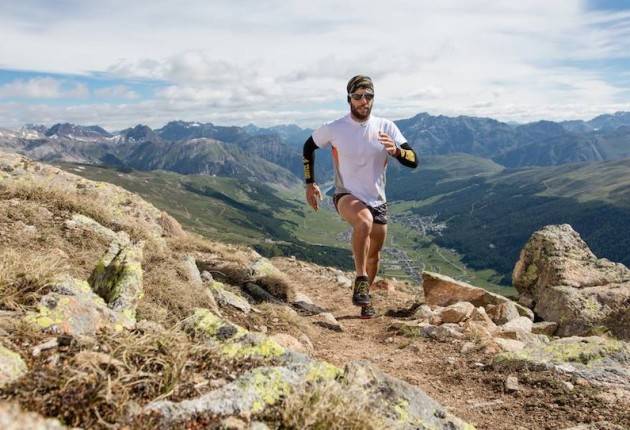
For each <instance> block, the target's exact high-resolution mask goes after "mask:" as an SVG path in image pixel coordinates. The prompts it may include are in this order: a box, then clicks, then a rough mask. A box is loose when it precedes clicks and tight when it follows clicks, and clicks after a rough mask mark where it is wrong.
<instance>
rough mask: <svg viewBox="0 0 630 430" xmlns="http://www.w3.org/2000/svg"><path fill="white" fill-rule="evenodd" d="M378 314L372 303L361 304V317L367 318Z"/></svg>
mask: <svg viewBox="0 0 630 430" xmlns="http://www.w3.org/2000/svg"><path fill="white" fill-rule="evenodd" d="M375 316H376V309H375V308H374V306H372V305H365V306H361V319H364V320H367V319H370V318H374V317H375Z"/></svg>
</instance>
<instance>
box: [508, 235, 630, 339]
mask: <svg viewBox="0 0 630 430" xmlns="http://www.w3.org/2000/svg"><path fill="white" fill-rule="evenodd" d="M512 279H513V283H514V286H515V287H516V289H517V290H518V291H519V293H520V295H521V298H522V299H523V300H522V301H523V302H524V303H525V302H531V303H532V305H533V306H534V310H535V312H536V313H537V314H538V315H540V316H541V317H542V318H543V319H545V320H547V321H554V322H557V323H558V330H557V332H556V334H557V335H560V336H571V335H586V334H589V333H591V332H593V331H598V330H601V328H602V327H603V328H607V329H609V330H610V331H611V332H612V333H613V334H614V335H615V336H617V337H620V338H622V339H630V269H628V268H627V267H625V266H624V265H623V264H620V263H613V262H611V261H608V260H606V259H603V258H597V257H596V256H595V255H594V254H593V253H592V252H591V250H590V249H589V248H588V246H587V245H586V243H585V242H584V241H583V240H582V239H581V238H580V236H579V234H578V233H576V232H575V231H574V230H573V229H572V228H571V226H570V225H568V224H563V225H551V226H546V227H544V228H543V229H541V230H539V231H537V232H535V233H534V234H533V235H532V236H531V237H530V239H529V241H528V242H527V244H526V245H525V247H524V248H523V250H522V251H521V255H520V258H519V260H518V262H517V263H516V265H515V267H514V271H513V274H512Z"/></svg>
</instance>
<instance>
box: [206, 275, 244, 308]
mask: <svg viewBox="0 0 630 430" xmlns="http://www.w3.org/2000/svg"><path fill="white" fill-rule="evenodd" d="M208 289H209V290H210V292H211V294H212V296H213V297H214V298H215V300H216V302H217V303H218V304H219V305H220V306H232V307H233V308H236V309H238V310H240V311H242V312H244V313H246V314H248V313H249V312H251V310H252V306H251V305H250V304H249V302H248V301H247V300H245V299H244V298H243V297H241V296H239V295H237V294H234V293H233V292H231V291H229V290H226V289H225V288H224V287H223V284H222V283H221V282H218V281H213V282H211V283H210V284H209V285H208Z"/></svg>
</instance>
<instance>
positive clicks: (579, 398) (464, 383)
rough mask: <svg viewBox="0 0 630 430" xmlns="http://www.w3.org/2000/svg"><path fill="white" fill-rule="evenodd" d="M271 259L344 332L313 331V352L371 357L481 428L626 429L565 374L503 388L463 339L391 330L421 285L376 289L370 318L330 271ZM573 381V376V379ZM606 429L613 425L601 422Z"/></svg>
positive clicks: (326, 356) (620, 409)
mask: <svg viewBox="0 0 630 430" xmlns="http://www.w3.org/2000/svg"><path fill="white" fill-rule="evenodd" d="M273 261H274V264H275V265H276V266H277V267H278V268H279V269H281V270H282V271H284V272H285V273H287V274H289V276H290V277H291V278H292V279H293V280H294V281H295V282H296V285H300V286H301V289H302V291H303V292H304V293H305V294H307V295H308V296H309V297H310V298H311V299H312V300H313V301H314V303H316V304H318V305H320V306H322V307H324V308H326V309H329V310H330V311H331V312H332V313H333V315H334V316H335V317H336V318H337V320H338V321H339V322H340V323H341V324H342V326H343V328H344V331H343V332H340V333H338V332H333V331H330V330H327V329H325V328H319V327H318V328H316V329H315V331H314V333H315V334H314V335H313V334H311V336H312V338H311V340H312V342H313V344H314V347H315V354H314V355H315V356H316V357H317V358H320V359H323V360H327V361H329V362H331V363H333V364H335V365H337V366H340V367H343V366H344V365H345V363H347V362H348V361H351V360H359V359H364V360H370V361H372V362H374V363H376V364H377V365H378V366H379V367H380V368H381V369H383V370H385V371H386V372H388V373H389V374H391V375H394V376H396V377H399V378H401V379H403V380H405V381H407V382H408V383H410V384H413V385H416V386H418V387H420V388H421V389H423V390H424V391H425V392H426V393H427V394H429V395H430V396H431V397H433V398H434V399H436V400H438V401H439V402H440V403H442V404H443V405H444V406H446V407H447V408H448V409H449V410H450V411H451V412H453V413H454V414H455V415H457V416H459V417H460V418H462V419H464V420H466V421H468V422H469V423H471V424H473V425H475V426H476V428H478V429H501V430H502V429H505V430H508V429H509V430H514V429H550V430H551V429H564V428H570V427H572V426H575V425H578V424H580V423H591V422H601V421H607V422H610V423H615V424H618V425H621V426H622V427H623V428H630V413H628V411H627V410H626V408H624V406H623V405H619V404H618V403H616V402H613V401H610V400H608V401H606V400H605V396H604V395H603V394H602V393H601V392H600V391H599V390H598V389H595V388H593V387H589V386H580V385H575V388H574V389H573V390H571V391H570V390H568V389H567V388H566V386H565V384H564V382H565V381H571V379H570V378H569V377H564V376H559V375H557V374H552V373H549V372H522V371H521V372H518V373H514V375H515V376H517V377H518V380H519V384H520V390H519V391H516V392H513V393H508V392H507V391H506V390H505V388H504V381H505V379H506V378H507V376H508V374H507V373H505V372H504V371H498V370H496V369H494V368H493V366H492V365H491V360H492V357H491V356H488V355H484V354H483V353H481V352H468V353H466V354H462V353H461V347H462V345H463V343H464V342H465V341H462V340H452V341H449V342H438V341H435V340H430V339H426V338H408V337H403V336H400V335H396V334H395V333H393V332H392V331H390V330H389V326H390V324H391V323H392V321H393V319H392V318H391V317H388V316H385V315H384V313H385V311H386V310H388V309H400V308H403V307H408V306H409V305H410V304H411V303H413V302H414V300H417V299H419V298H421V297H420V296H419V294H421V293H420V289H419V287H417V286H416V287H412V286H408V285H405V284H402V283H397V284H395V286H396V290H395V291H389V292H388V291H386V290H377V291H373V297H374V303H375V305H376V307H377V310H378V312H379V314H378V316H377V317H376V318H374V319H371V320H363V319H360V318H359V317H358V315H359V308H357V307H354V306H352V304H351V290H350V288H345V287H341V286H340V285H339V284H337V282H336V275H335V274H334V272H332V271H329V270H326V269H323V268H318V267H317V266H311V265H308V264H305V263H302V262H299V261H295V260H292V259H288V258H275V259H274V260H273ZM573 382H575V381H573ZM602 428H611V427H602Z"/></svg>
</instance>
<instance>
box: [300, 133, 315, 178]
mask: <svg viewBox="0 0 630 430" xmlns="http://www.w3.org/2000/svg"><path fill="white" fill-rule="evenodd" d="M317 148H319V147H318V146H317V145H316V144H315V141H314V140H313V136H309V138H308V139H306V142H304V149H303V150H302V156H303V158H304V181H305V182H306V183H307V184H312V183H313V182H315V150H316V149H317Z"/></svg>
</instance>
